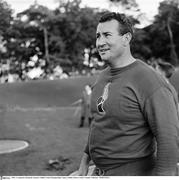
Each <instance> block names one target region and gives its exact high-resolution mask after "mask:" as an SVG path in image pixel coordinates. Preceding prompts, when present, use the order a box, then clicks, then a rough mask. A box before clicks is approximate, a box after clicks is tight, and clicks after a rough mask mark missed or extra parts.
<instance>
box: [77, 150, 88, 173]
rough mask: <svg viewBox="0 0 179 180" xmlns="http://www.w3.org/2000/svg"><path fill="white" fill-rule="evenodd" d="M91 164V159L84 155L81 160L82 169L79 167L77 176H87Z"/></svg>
mask: <svg viewBox="0 0 179 180" xmlns="http://www.w3.org/2000/svg"><path fill="white" fill-rule="evenodd" d="M89 162H90V158H89V156H88V154H86V153H84V154H83V157H82V159H81V163H80V167H79V170H78V175H77V176H87V174H88V168H89Z"/></svg>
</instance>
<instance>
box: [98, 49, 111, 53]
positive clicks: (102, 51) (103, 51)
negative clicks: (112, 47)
mask: <svg viewBox="0 0 179 180" xmlns="http://www.w3.org/2000/svg"><path fill="white" fill-rule="evenodd" d="M106 51H109V49H99V52H100V53H105V52H106Z"/></svg>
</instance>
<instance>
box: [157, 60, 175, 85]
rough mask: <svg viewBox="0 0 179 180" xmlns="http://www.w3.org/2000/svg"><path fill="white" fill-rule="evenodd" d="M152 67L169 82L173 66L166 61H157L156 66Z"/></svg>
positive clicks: (173, 69)
mask: <svg viewBox="0 0 179 180" xmlns="http://www.w3.org/2000/svg"><path fill="white" fill-rule="evenodd" d="M154 68H155V70H156V71H157V72H158V73H159V74H161V75H162V76H163V77H164V78H165V79H166V81H167V82H168V83H169V78H170V77H171V76H172V74H173V73H174V71H175V68H174V66H173V65H172V64H170V63H168V62H164V61H159V62H158V63H156V66H155V67H154Z"/></svg>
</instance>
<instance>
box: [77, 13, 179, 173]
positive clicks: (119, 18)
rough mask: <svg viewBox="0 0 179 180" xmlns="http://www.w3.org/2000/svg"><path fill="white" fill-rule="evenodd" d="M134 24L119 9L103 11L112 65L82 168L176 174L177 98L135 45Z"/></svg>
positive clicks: (99, 41) (94, 105) (106, 54)
mask: <svg viewBox="0 0 179 180" xmlns="http://www.w3.org/2000/svg"><path fill="white" fill-rule="evenodd" d="M132 38H133V29H132V24H131V22H130V20H129V19H128V18H127V17H126V16H125V15H124V14H120V13H114V12H110V13H106V14H104V15H103V16H102V17H101V18H100V20H99V24H98V26H97V30H96V47H97V50H98V52H99V55H100V56H101V59H102V60H103V61H105V62H106V63H107V64H108V67H107V68H106V69H104V70H103V71H102V72H101V74H100V75H99V78H98V79H97V81H96V83H95V85H94V86H93V90H92V96H91V111H92V115H93V117H94V119H93V121H92V123H91V127H90V132H89V137H88V142H87V145H86V148H85V150H84V153H83V156H82V159H81V163H80V166H79V170H78V175H79V176H85V175H87V173H88V167H89V164H90V161H93V163H94V164H95V166H96V168H95V170H94V172H93V175H94V176H98V175H99V176H100V175H104V176H123V175H126V176H134V175H136V176H147V175H155V176H164V175H166V176H171V175H176V166H177V158H178V147H177V140H178V139H177V137H178V135H179V134H178V111H177V103H178V102H177V97H176V94H175V93H174V92H173V89H172V88H170V86H169V85H168V83H167V82H166V81H165V80H164V78H162V77H161V76H159V74H158V73H157V72H155V71H154V70H153V69H152V68H150V67H149V66H148V65H147V64H146V63H144V62H142V61H141V60H139V59H135V58H134V57H133V56H132V54H131V50H130V44H131V40H132Z"/></svg>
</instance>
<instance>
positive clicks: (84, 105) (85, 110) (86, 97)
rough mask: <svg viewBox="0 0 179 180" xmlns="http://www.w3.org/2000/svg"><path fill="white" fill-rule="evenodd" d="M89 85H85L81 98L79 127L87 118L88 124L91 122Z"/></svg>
mask: <svg viewBox="0 0 179 180" xmlns="http://www.w3.org/2000/svg"><path fill="white" fill-rule="evenodd" d="M90 104H91V87H90V86H89V85H86V86H85V88H84V91H83V94H82V98H81V117H80V124H79V127H83V126H84V122H85V121H86V120H88V124H89V125H90V124H91V121H92V115H91V105H90Z"/></svg>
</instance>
